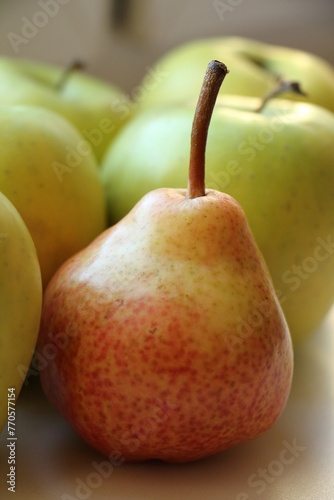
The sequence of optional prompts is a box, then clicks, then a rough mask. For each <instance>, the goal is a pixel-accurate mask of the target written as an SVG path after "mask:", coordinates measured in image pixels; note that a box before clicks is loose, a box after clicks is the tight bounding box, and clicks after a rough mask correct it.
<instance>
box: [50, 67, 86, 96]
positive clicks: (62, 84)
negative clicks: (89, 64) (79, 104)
mask: <svg viewBox="0 0 334 500" xmlns="http://www.w3.org/2000/svg"><path fill="white" fill-rule="evenodd" d="M84 68H85V65H84V64H83V62H82V61H78V60H74V61H72V62H71V63H70V64H69V65H68V66H67V67H66V68H64V70H63V71H62V73H61V75H60V78H59V80H58V81H57V82H56V83H55V84H54V88H55V90H61V89H63V88H64V87H65V85H66V83H67V81H68V79H69V77H70V76H71V75H72V73H73V71H78V70H80V71H81V70H83V69H84Z"/></svg>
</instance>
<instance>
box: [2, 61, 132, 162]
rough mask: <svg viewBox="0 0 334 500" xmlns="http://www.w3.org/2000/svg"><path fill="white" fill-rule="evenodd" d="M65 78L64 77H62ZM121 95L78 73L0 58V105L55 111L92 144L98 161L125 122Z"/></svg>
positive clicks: (31, 62)
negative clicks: (33, 107) (120, 105)
mask: <svg viewBox="0 0 334 500" xmlns="http://www.w3.org/2000/svg"><path fill="white" fill-rule="evenodd" d="M64 76H66V78H64ZM122 100H124V95H123V92H122V91H121V90H120V89H119V88H117V87H116V86H115V85H113V84H111V83H107V82H104V81H102V80H100V79H97V78H94V77H93V76H90V75H87V74H85V73H83V72H82V71H76V70H75V69H74V70H73V71H70V72H68V73H66V70H64V68H61V67H57V66H52V65H46V64H44V63H38V62H34V61H30V60H24V59H11V58H5V57H2V58H0V104H6V105H10V104H30V105H37V106H43V107H46V108H48V109H51V110H54V111H57V112H58V113H60V114H61V115H63V116H65V117H66V118H67V119H68V120H69V121H71V122H72V123H73V124H74V125H75V126H76V127H77V128H78V129H79V130H80V132H81V134H82V135H83V136H84V137H85V138H86V139H87V140H88V141H89V142H90V143H91V144H92V147H93V150H94V152H95V154H96V156H97V159H98V160H100V159H101V157H102V155H103V153H104V151H105V148H106V147H107V145H108V144H109V142H110V141H111V140H112V139H113V137H114V136H115V134H116V133H117V131H118V130H119V129H120V128H121V127H122V126H123V124H124V123H125V121H126V119H125V117H124V115H121V114H120V112H119V103H120V102H121V101H122Z"/></svg>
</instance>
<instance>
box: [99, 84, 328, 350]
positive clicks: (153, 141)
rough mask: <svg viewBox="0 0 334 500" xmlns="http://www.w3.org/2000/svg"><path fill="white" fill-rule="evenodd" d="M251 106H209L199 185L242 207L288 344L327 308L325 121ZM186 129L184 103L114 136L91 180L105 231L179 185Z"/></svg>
mask: <svg viewBox="0 0 334 500" xmlns="http://www.w3.org/2000/svg"><path fill="white" fill-rule="evenodd" d="M226 80H227V79H226ZM259 104H260V101H259V100H258V99H257V98H254V97H245V96H232V95H227V96H223V97H219V99H218V102H217V105H216V108H215V112H214V115H213V117H212V124H211V127H210V136H209V139H208V145H207V153H206V156H207V162H206V168H207V174H206V178H207V186H208V187H209V188H213V189H218V190H220V191H223V192H227V193H228V194H230V195H232V196H233V197H234V198H236V199H237V201H239V203H240V204H241V205H242V206H243V208H244V210H245V212H246V215H247V218H248V221H249V223H250V226H251V229H252V231H253V233H254V235H255V238H256V240H257V243H258V245H259V247H260V250H261V252H262V254H263V255H264V257H265V259H266V261H267V265H268V267H269V270H270V272H271V275H272V278H273V282H274V285H275V288H276V290H277V294H278V296H279V298H280V301H281V304H282V307H283V310H284V312H285V315H286V318H287V321H288V324H289V327H290V330H291V334H292V337H293V339H294V340H295V341H298V340H300V339H302V338H304V337H305V336H306V335H308V334H309V333H310V332H311V331H313V330H314V329H315V328H316V326H317V325H318V324H319V323H320V322H321V320H322V318H323V317H324V315H325V313H326V312H327V311H328V309H329V308H330V306H331V305H332V302H333V300H334V248H333V241H334V168H333V166H334V148H333V144H334V114H333V113H331V112H329V111H327V110H325V109H324V108H322V107H320V106H317V105H314V104H307V103H301V102H293V101H288V100H285V99H274V100H272V101H270V102H268V103H267V105H266V106H265V107H264V108H263V109H262V111H261V112H255V111H254V110H255V109H257V108H258V107H259ZM191 122H192V106H191V105H190V104H189V105H187V104H184V105H175V106H169V107H156V108H152V109H149V110H146V111H145V112H142V113H141V114H138V116H137V117H136V118H134V119H133V120H132V121H131V122H129V123H128V124H127V125H126V127H125V128H124V129H123V130H122V131H121V132H120V134H119V135H118V137H117V138H116V140H115V141H114V143H113V144H111V146H110V148H109V151H108V152H107V154H106V156H105V158H104V160H103V162H102V171H101V172H102V179H103V182H104V185H105V191H106V194H107V198H108V207H109V212H110V217H111V219H112V221H113V222H115V221H117V220H119V219H121V218H122V217H123V216H124V215H125V214H126V213H127V212H128V211H129V210H130V209H131V208H132V207H133V206H134V205H135V204H136V203H137V201H138V200H139V199H140V198H141V197H142V196H143V195H144V194H145V193H146V192H148V191H150V190H153V189H155V188H158V187H165V186H170V187H177V186H179V185H182V184H184V182H185V181H186V176H187V172H186V171H185V169H184V167H183V165H186V164H187V162H188V154H189V153H188V144H187V137H189V134H190V130H191ZM171 224H172V221H171Z"/></svg>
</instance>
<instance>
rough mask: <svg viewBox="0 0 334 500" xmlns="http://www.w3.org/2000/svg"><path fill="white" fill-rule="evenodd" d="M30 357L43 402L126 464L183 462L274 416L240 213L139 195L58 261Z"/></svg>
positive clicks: (245, 435) (270, 318)
mask: <svg viewBox="0 0 334 500" xmlns="http://www.w3.org/2000/svg"><path fill="white" fill-rule="evenodd" d="M38 351H39V353H40V355H41V356H42V357H44V359H46V360H47V362H46V363H45V365H46V366H45V367H44V368H43V369H42V370H41V372H40V375H41V381H42V385H43V388H44V391H45V393H46V395H47V396H48V398H49V399H50V400H51V402H52V403H53V404H54V405H55V406H56V407H57V408H58V410H59V411H60V412H61V413H62V414H63V415H64V416H65V417H66V419H67V420H68V421H69V422H70V423H71V425H72V426H73V427H74V429H75V430H76V431H77V433H78V434H79V435H80V436H82V438H83V439H84V440H86V441H87V442H88V443H90V444H91V445H92V446H93V447H94V448H96V449H98V450H100V451H101V452H102V453H103V454H105V455H107V456H112V455H114V454H118V456H119V457H121V458H122V459H123V460H127V461H139V460H146V459H150V458H157V459H162V460H165V461H168V462H184V461H191V460H196V459H199V458H201V457H205V456H207V455H210V454H213V453H216V452H219V451H221V450H223V449H225V448H227V447H230V446H232V445H235V444H237V443H240V442H243V441H246V440H249V439H252V438H254V437H256V436H257V435H259V434H260V433H262V432H264V431H266V430H267V429H269V428H270V427H271V426H272V425H273V424H274V422H275V421H276V419H277V418H278V417H279V415H280V414H281V412H282V410H283V408H284V406H285V404H286V401H287V398H288V395H289V391H290V386H291V378H292V371H293V355H292V346H291V339H290V334H289V331H288V329H287V326H286V322H285V319H284V317H283V315H282V312H281V309H280V306H279V304H278V301H277V299H276V297H275V295H274V293H273V289H272V285H271V281H270V279H269V278H268V273H267V271H266V268H265V265H264V262H263V259H262V257H261V255H260V254H259V252H258V249H257V247H256V245H255V243H254V240H253V237H252V235H251V233H250V230H249V227H248V224H247V222H246V219H245V216H244V213H243V211H242V209H241V208H240V206H239V205H238V204H237V202H236V201H235V200H234V199H232V198H231V197H230V196H228V195H225V194H222V193H219V192H217V191H212V190H207V191H206V196H204V197H200V198H195V199H192V200H190V199H187V198H186V197H185V191H183V190H171V189H159V190H156V191H152V192H151V193H149V194H148V195H146V196H145V197H144V198H143V199H142V200H141V201H140V202H139V204H138V205H137V206H136V207H135V208H134V209H133V210H132V212H130V213H129V214H128V215H127V216H126V217H125V218H124V219H123V220H122V221H121V222H119V223H118V224H117V225H115V226H114V227H113V228H111V229H108V230H107V231H105V232H104V233H103V234H102V235H101V236H100V237H98V238H97V239H96V240H95V241H94V242H93V243H92V244H91V245H90V246H89V247H87V248H86V249H85V250H83V251H82V252H80V253H79V254H77V255H75V256H74V257H73V258H71V259H70V260H69V261H68V262H67V263H65V264H64V265H63V266H62V267H61V268H60V270H59V271H58V272H57V273H56V275H55V276H54V278H53V279H52V280H51V282H50V284H49V286H48V288H47V290H46V294H45V299H44V306H43V313H42V323H41V331H40V338H39V344H38ZM50 353H52V355H51V354H50Z"/></svg>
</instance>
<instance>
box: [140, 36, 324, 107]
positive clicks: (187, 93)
mask: <svg viewBox="0 0 334 500" xmlns="http://www.w3.org/2000/svg"><path fill="white" fill-rule="evenodd" d="M220 57H224V59H225V60H226V61H227V64H228V65H229V67H230V69H231V75H230V78H229V81H227V82H226V88H225V86H224V94H240V95H248V96H255V97H262V96H263V95H264V94H265V93H267V92H269V91H270V90H271V89H272V88H274V87H275V85H276V83H277V79H278V78H280V79H283V80H296V81H299V82H300V83H301V85H302V87H303V89H304V91H305V93H306V94H307V98H305V97H303V96H302V95H297V94H290V95H289V96H287V97H288V98H289V99H290V98H291V99H293V100H298V101H305V100H306V99H307V100H308V101H309V102H313V103H315V104H318V105H321V106H323V107H325V108H328V109H330V110H331V111H334V69H333V67H332V66H331V65H330V64H329V63H328V62H327V61H325V60H323V59H322V58H320V57H319V56H316V55H314V54H310V53H307V52H304V51H301V50H297V49H293V48H290V47H282V46H276V45H270V44H267V43H263V42H259V41H257V40H254V39H248V38H242V37H218V38H204V39H196V40H194V41H193V40H192V41H190V42H187V43H185V44H182V45H180V46H177V47H175V48H174V49H172V50H170V51H169V52H167V53H166V54H164V55H163V56H162V57H161V58H160V59H159V60H158V61H157V62H156V67H157V68H158V69H159V72H160V74H161V75H164V78H161V81H160V82H159V85H156V86H155V87H154V88H152V89H151V90H150V92H148V93H147V94H145V96H141V99H140V102H138V109H142V108H143V107H147V106H152V105H154V104H158V103H160V104H162V103H163V104H168V103H171V102H175V101H183V100H188V99H196V96H197V95H198V91H199V89H200V85H201V73H202V68H203V66H204V65H205V64H206V61H207V60H208V58H218V59H219V58H220Z"/></svg>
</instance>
